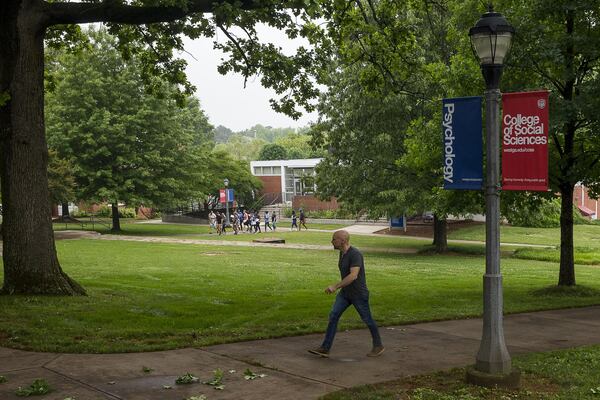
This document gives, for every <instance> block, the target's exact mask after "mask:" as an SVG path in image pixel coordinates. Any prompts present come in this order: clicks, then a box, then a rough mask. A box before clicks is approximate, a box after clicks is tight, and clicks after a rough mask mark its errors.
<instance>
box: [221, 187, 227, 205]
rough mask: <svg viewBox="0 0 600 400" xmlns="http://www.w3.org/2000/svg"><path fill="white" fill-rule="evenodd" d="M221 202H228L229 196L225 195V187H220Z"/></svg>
mask: <svg viewBox="0 0 600 400" xmlns="http://www.w3.org/2000/svg"><path fill="white" fill-rule="evenodd" d="M219 203H227V197H226V196H225V189H219Z"/></svg>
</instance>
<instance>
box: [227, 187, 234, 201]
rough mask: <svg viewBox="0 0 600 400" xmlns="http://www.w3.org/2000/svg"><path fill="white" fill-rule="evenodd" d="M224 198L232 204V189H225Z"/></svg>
mask: <svg viewBox="0 0 600 400" xmlns="http://www.w3.org/2000/svg"><path fill="white" fill-rule="evenodd" d="M226 196H227V201H228V202H232V201H233V189H227V191H226Z"/></svg>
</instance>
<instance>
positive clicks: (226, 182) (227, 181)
mask: <svg viewBox="0 0 600 400" xmlns="http://www.w3.org/2000/svg"><path fill="white" fill-rule="evenodd" d="M223 183H224V184H225V187H227V186H229V179H227V178H225V179H224V180H223Z"/></svg>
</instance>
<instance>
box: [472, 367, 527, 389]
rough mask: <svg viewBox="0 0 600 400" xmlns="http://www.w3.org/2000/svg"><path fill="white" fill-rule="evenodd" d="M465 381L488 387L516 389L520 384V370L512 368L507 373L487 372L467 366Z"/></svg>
mask: <svg viewBox="0 0 600 400" xmlns="http://www.w3.org/2000/svg"><path fill="white" fill-rule="evenodd" d="M467 383H470V384H472V385H477V386H483V387H488V388H492V387H500V388H504V389H518V388H519V387H520V386H521V371H519V370H518V369H515V368H513V369H512V371H510V372H509V373H508V374H488V373H486V372H481V371H477V370H476V369H475V368H474V367H469V368H467Z"/></svg>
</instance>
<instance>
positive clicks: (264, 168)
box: [250, 158, 337, 210]
mask: <svg viewBox="0 0 600 400" xmlns="http://www.w3.org/2000/svg"><path fill="white" fill-rule="evenodd" d="M321 160H322V159H321V158H307V159H298V160H269V161H251V162H250V169H251V171H252V175H254V176H256V177H258V178H259V179H260V180H261V181H262V183H263V189H262V192H261V194H262V195H263V196H264V197H265V201H266V202H267V203H268V204H276V203H285V204H288V205H291V206H293V207H294V208H299V207H305V208H306V209H307V210H322V209H337V202H336V201H335V199H332V200H331V201H327V202H324V201H320V200H319V199H317V198H316V197H315V196H314V193H315V191H316V185H315V167H316V166H317V164H319V163H320V162H321Z"/></svg>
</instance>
